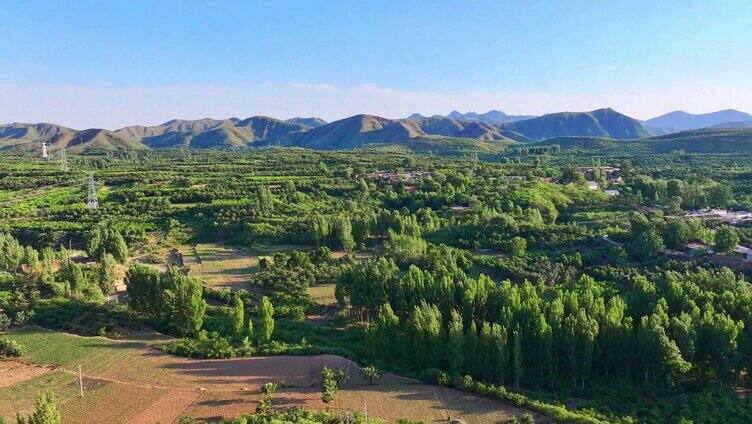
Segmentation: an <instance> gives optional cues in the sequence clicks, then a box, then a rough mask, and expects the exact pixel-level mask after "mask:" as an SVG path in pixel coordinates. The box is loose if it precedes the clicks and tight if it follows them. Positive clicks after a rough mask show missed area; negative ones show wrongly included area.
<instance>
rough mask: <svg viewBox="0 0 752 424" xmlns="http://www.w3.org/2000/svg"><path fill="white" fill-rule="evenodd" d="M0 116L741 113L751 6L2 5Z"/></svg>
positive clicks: (129, 118)
mask: <svg viewBox="0 0 752 424" xmlns="http://www.w3.org/2000/svg"><path fill="white" fill-rule="evenodd" d="M2 10H3V12H4V13H3V15H4V17H3V18H2V19H1V20H0V89H1V90H2V93H4V94H0V122H10V121H27V122H28V121H53V122H59V123H63V124H66V125H70V126H74V127H77V128H81V127H94V126H100V127H107V128H115V127H119V126H123V125H128V124H133V123H146V124H155V123H159V122H162V121H165V120H168V119H171V118H175V117H181V118H199V117H204V116H210V117H215V118H224V117H228V116H240V117H245V116H250V115H256V114H261V115H271V116H276V117H280V118H287V117H290V116H295V115H305V116H321V117H323V118H325V119H328V120H333V119H337V118H342V117H344V116H347V115H351V114H355V113H373V114H378V115H382V116H388V117H401V116H404V115H407V114H409V113H411V112H420V113H424V114H433V113H442V114H446V113H448V112H450V111H451V110H453V109H458V110H461V111H469V110H473V111H486V110H488V109H491V108H495V109H500V110H503V111H505V112H507V113H515V114H523V113H524V114H542V113H547V112H556V111H561V110H589V109H595V108H598V107H606V106H610V107H614V108H615V109H617V110H620V111H622V112H624V113H627V114H630V115H632V116H635V117H637V118H649V117H651V116H654V115H657V114H661V113H664V112H668V111H671V110H674V109H685V110H687V111H690V112H707V111H711V110H716V109H721V108H737V109H742V110H745V111H748V112H752V2H749V1H746V0H738V1H732V0H728V1H718V2H711V1H702V2H701V1H691V0H684V1H670V0H666V1H596V2H594V1H574V0H573V1H554V0H549V1H433V2H428V1H361V2H355V1H304V0H300V1H274V2H272V1H268V2H267V1H263V2H262V1H257V2H248V1H243V2H219V1H215V2H198V1H195V2H194V1H109V2H101V1H77V2H67V1H44V2H40V1H16V0H6V1H4V2H3V4H2Z"/></svg>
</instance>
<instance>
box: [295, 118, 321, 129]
mask: <svg viewBox="0 0 752 424" xmlns="http://www.w3.org/2000/svg"><path fill="white" fill-rule="evenodd" d="M287 122H290V123H292V124H300V125H307V126H309V127H311V128H318V127H320V126H322V125H326V124H327V122H326V121H324V120H323V119H321V118H297V117H296V118H290V119H288V120H287Z"/></svg>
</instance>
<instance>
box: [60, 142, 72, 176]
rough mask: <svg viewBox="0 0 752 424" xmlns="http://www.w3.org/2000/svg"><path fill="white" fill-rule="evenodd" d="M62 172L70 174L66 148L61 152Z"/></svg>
mask: <svg viewBox="0 0 752 424" xmlns="http://www.w3.org/2000/svg"><path fill="white" fill-rule="evenodd" d="M60 170H61V171H63V172H69V171H70V167H69V166H68V156H67V155H66V154H65V147H63V148H62V149H61V150H60Z"/></svg>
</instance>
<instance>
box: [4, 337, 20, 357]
mask: <svg viewBox="0 0 752 424" xmlns="http://www.w3.org/2000/svg"><path fill="white" fill-rule="evenodd" d="M23 351H24V348H23V346H21V344H20V343H18V342H17V341H15V340H10V339H0V358H18V357H19V356H21V355H23Z"/></svg>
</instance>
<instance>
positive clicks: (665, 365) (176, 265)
mask: <svg viewBox="0 0 752 424" xmlns="http://www.w3.org/2000/svg"><path fill="white" fill-rule="evenodd" d="M67 160H68V162H69V169H68V170H65V169H64V168H63V167H61V166H60V164H59V163H57V162H55V161H54V160H45V159H42V158H36V157H32V156H28V155H13V154H3V155H0V357H2V356H5V357H16V356H19V355H20V354H21V352H22V351H23V349H24V346H20V345H18V343H16V342H14V340H13V334H14V331H19V330H20V329H24V328H28V327H29V326H39V327H42V328H45V329H50V330H56V331H60V332H67V333H73V334H79V335H85V336H94V335H98V336H102V337H106V338H112V339H119V338H127V334H128V333H129V331H131V330H134V329H143V328H149V329H154V330H157V331H159V332H161V333H163V334H167V335H169V336H171V337H172V340H171V341H170V342H169V343H165V344H164V345H162V346H161V347H160V349H162V350H164V351H165V352H167V353H170V354H174V355H179V356H188V357H193V358H208V359H220V358H241V357H254V356H267V355H298V356H300V355H315V354H320V353H327V354H335V355H340V356H343V357H345V358H349V359H351V360H353V361H355V362H356V363H358V364H360V366H362V367H364V370H365V369H371V370H372V372H373V373H385V372H388V373H393V374H396V375H400V376H405V377H410V378H415V379H419V380H422V381H425V382H429V383H431V384H435V385H441V386H448V387H453V388H456V389H459V390H462V391H466V392H470V393H475V394H479V395H482V396H487V397H491V398H494V399H497V400H501V401H503V402H505V403H508V404H511V405H515V406H518V407H523V408H526V409H527V410H531V411H536V412H538V413H541V414H543V415H545V416H546V417H548V419H550V420H552V421H554V422H573V423H574V422H577V423H598V422H616V423H643V422H644V423H664V422H670V423H690V422H694V423H711V422H739V423H745V422H752V400H749V398H748V396H747V395H746V394H747V392H748V391H749V389H750V388H751V387H752V379H750V378H749V375H750V371H752V289H751V287H750V279H751V278H752V254H750V253H749V252H750V250H749V248H750V247H752V214H750V215H749V217H748V218H745V217H746V216H747V215H745V212H746V211H750V210H752V156H749V155H737V154H720V153H685V152H670V153H665V154H655V153H652V152H646V153H640V152H634V151H632V152H627V153H624V152H623V151H620V150H615V151H614V152H612V153H608V152H607V151H601V152H600V153H597V154H595V153H592V152H587V151H581V150H562V149H560V148H559V146H539V147H535V148H529V149H528V148H526V149H520V148H517V149H508V150H506V151H503V152H501V153H492V154H483V155H480V157H479V155H478V154H474V153H473V152H455V153H454V154H450V155H437V154H432V153H415V152H410V151H408V150H406V149H402V148H397V147H385V148H363V149H357V150H350V151H328V152H315V151H308V150H302V149H284V148H268V149H258V150H247V151H246V150H243V151H239V150H236V151H221V150H216V151H205V152H201V153H200V154H199V153H193V152H190V151H182V150H181V151H178V150H169V149H168V150H164V151H159V152H151V151H130V152H89V154H83V155H71V156H70V157H69V158H68V159H67ZM89 173H92V174H93V176H94V181H95V186H94V187H92V188H91V190H93V192H94V195H95V196H96V197H97V200H98V203H99V205H98V207H97V208H93V207H87V204H86V199H87V194H88V189H89V187H87V175H89ZM731 216H733V217H739V218H733V219H732V218H729V217H731ZM205 245H210V246H226V247H228V248H232V249H233V252H238V253H237V255H238V257H239V258H242V260H244V261H245V260H247V261H249V262H248V264H250V265H247V269H246V268H242V269H241V268H239V269H238V270H235V271H233V272H235V274H232V275H230V277H232V278H228V281H230V283H227V284H226V285H216V284H213V283H212V281H213V280H211V278H215V279H216V278H218V277H216V276H214V274H212V272H214V273H219V272H220V271H221V270H219V269H218V270H215V269H214V268H211V264H212V262H211V257H209V256H208V254H207V253H204V252H200V251H199V250H198V249H199V248H200V247H201V246H205ZM247 258H250V259H247ZM244 263H245V262H244ZM245 266H246V265H244V267H245ZM241 271H242V272H241ZM317 291H321V292H325V293H327V294H328V295H330V297H332V300H331V302H329V303H328V304H326V305H323V304H322V303H321V302H319V300H318V299H317V298H316V297H315V296H314V295H313V294H315V293H317ZM374 375H376V374H374ZM324 402H325V403H326V401H324ZM261 412H262V413H263V412H264V411H261ZM275 414H276V412H275ZM279 414H282V415H284V414H285V413H284V412H279ZM291 414H303V413H302V412H299V411H298V412H295V413H291ZM310 414H313V413H310ZM312 416H313V415H311V417H312ZM253 417H254V416H252V415H248V416H247V417H246V418H247V419H248V422H266V421H258V420H257V419H259V418H258V417H256V418H253ZM317 417H318V416H317ZM326 417H328V418H326V419H324V418H315V419H320V420H322V421H321V422H333V421H331V420H333V418H331V416H329V415H327V416H326ZM282 419H284V418H282ZM295 419H301V418H300V417H299V416H298V415H296V418H295ZM310 419H314V418H310ZM326 420H329V421H326ZM301 422H303V421H301ZM316 422H318V421H316ZM405 422H407V421H405Z"/></svg>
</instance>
